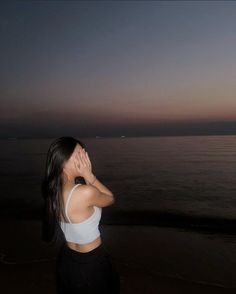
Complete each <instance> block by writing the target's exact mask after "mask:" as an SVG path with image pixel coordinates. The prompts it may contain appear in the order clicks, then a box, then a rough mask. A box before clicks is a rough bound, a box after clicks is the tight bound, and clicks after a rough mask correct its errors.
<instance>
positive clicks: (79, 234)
mask: <svg viewBox="0 0 236 294" xmlns="http://www.w3.org/2000/svg"><path fill="white" fill-rule="evenodd" d="M78 185H81V184H77V185H75V186H74V187H73V188H72V190H71V192H70V194H69V196H68V198H67V201H66V206H65V214H66V216H67V218H68V220H69V223H67V222H60V226H61V229H62V231H63V233H64V235H65V238H66V240H67V241H69V242H73V243H78V244H87V243H90V242H92V241H93V240H95V239H97V238H98V237H99V236H100V231H99V227H98V226H99V222H100V219H101V214H102V208H101V207H98V206H93V207H94V213H93V214H92V215H91V216H90V217H88V218H87V219H86V220H84V221H82V222H79V223H72V222H71V221H70V218H69V216H68V214H67V208H68V204H69V201H70V199H71V196H72V193H73V191H74V189H75V187H77V186H78Z"/></svg>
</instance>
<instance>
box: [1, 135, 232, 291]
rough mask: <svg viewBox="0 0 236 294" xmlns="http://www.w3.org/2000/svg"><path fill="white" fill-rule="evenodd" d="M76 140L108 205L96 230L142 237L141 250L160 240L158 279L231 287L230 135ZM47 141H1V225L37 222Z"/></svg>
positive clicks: (156, 255) (157, 258)
mask: <svg viewBox="0 0 236 294" xmlns="http://www.w3.org/2000/svg"><path fill="white" fill-rule="evenodd" d="M78 139H80V140H82V142H84V144H85V146H86V150H87V152H88V154H89V156H90V159H91V162H92V169H93V173H94V174H95V175H96V176H97V178H98V179H99V180H100V181H101V182H102V183H104V184H105V185H106V186H107V187H108V188H109V189H110V190H111V191H112V192H113V193H114V196H115V199H116V201H115V204H114V205H112V206H110V207H107V208H104V209H103V212H104V213H103V218H102V220H103V224H107V225H117V230H118V231H119V230H120V228H121V227H120V226H122V225H124V226H128V227H127V230H130V238H131V236H133V238H136V239H137V237H138V235H139V233H141V232H142V234H143V235H145V234H146V238H147V242H146V244H150V245H147V246H151V245H152V244H154V243H153V241H154V240H155V242H159V243H160V242H163V244H164V243H165V242H166V245H165V247H162V246H161V245H160V246H159V248H160V250H161V251H162V252H161V255H159V253H160V252H159V253H158V252H156V254H155V256H154V257H153V262H154V260H156V264H159V265H161V266H160V267H161V268H162V269H163V271H165V273H164V274H166V275H167V274H169V275H175V276H176V275H177V274H178V276H181V277H184V278H186V279H188V280H194V279H197V280H199V281H203V282H204V283H212V284H217V285H222V286H223V287H236V274H235V273H236V246H235V245H236V181H235V172H236V136H182V137H181V136H170V137H131V138H128V137H123V138H80V137H78ZM52 141H53V139H15V140H13V139H11V140H1V145H0V148H1V152H0V162H1V171H0V173H1V174H0V176H1V183H0V185H1V186H0V188H1V196H0V212H1V217H2V219H4V218H5V219H16V220H17V219H23V220H27V219H28V220H30V219H31V220H32V221H33V220H34V221H35V220H36V219H39V217H40V209H41V207H42V198H41V194H40V188H41V187H40V185H41V181H42V178H43V174H44V168H45V160H46V153H47V150H48V147H49V145H50V143H51V142H52ZM132 227H133V229H132ZM145 227H146V228H147V229H144V228H145ZM145 232H149V234H148V233H145ZM152 232H153V234H155V236H153V241H151V237H150V236H152V235H151V234H152ZM155 232H156V233H155ZM158 232H161V235H160V236H168V237H166V239H165V241H164V240H162V239H158V234H159V233H158ZM160 238H161V237H160ZM181 238H182V239H181ZM158 240H159V241H158ZM168 240H171V244H169V243H168ZM180 240H181V241H180ZM118 241H119V240H118V239H117V242H118ZM142 241H143V240H142ZM122 242H124V241H122ZM148 242H149V243H148ZM159 243H158V244H159ZM183 244H186V245H185V246H186V248H187V249H184V247H183ZM171 245H172V247H171ZM124 246H127V248H128V246H131V244H125V245H124ZM140 246H141V244H140ZM141 247H142V246H141ZM141 247H140V250H141V249H142V248H141ZM167 248H168V249H167ZM130 250H132V249H130ZM150 250H151V247H150ZM150 250H149V251H150ZM165 250H166V251H165ZM186 250H188V251H186ZM193 250H194V251H193ZM150 252H151V251H150ZM165 253H166V254H165ZM167 253H168V254H167ZM146 254H148V252H147V253H146ZM185 255H186V256H185ZM190 255H191V256H190ZM181 256H182V257H181ZM170 257H171V266H168V265H169V264H170ZM149 260H150V257H149ZM192 262H194V263H195V264H193V263H192ZM201 262H202V263H201ZM190 264H192V266H191V265H190ZM148 266H149V265H148ZM154 266H155V264H153V267H154ZM207 266H208V267H209V268H207ZM203 267H204V268H203Z"/></svg>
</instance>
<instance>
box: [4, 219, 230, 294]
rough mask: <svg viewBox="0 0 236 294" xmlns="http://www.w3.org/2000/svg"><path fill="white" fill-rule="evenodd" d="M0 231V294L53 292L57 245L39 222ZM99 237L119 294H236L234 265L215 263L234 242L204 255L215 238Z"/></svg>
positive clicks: (108, 232)
mask: <svg viewBox="0 0 236 294" xmlns="http://www.w3.org/2000/svg"><path fill="white" fill-rule="evenodd" d="M1 233H2V237H1V246H0V252H1V263H0V280H1V293H35V294H37V293H45V294H47V293H50V294H53V293H55V294H56V289H55V274H54V273H55V260H56V256H57V252H58V249H59V244H58V246H54V247H48V246H47V245H46V244H44V243H43V242H41V241H40V222H39V221H28V220H27V221H26V220H25V221H23V220H18V221H16V220H14V221H13V220H1ZM101 234H102V239H103V243H104V245H105V247H106V248H107V250H108V251H109V253H110V255H111V257H112V261H113V262H114V264H115V266H116V268H117V270H118V271H119V273H120V277H121V290H122V291H121V294H133V293H137V294H141V293H142V294H159V293H160V294H162V293H163V294H169V293H170V294H171V293H173V294H174V293H175V294H176V293H181V294H184V293H188V294H189V293H191V294H195V293H198V294H199V293H212V294H213V293H214V294H218V293H236V285H235V273H236V271H235V269H236V264H235V262H233V261H232V263H230V260H229V263H228V264H227V263H226V265H224V264H222V263H220V256H222V251H221V250H225V251H226V252H229V251H230V250H231V252H229V257H230V256H232V254H234V253H235V251H233V250H235V249H234V247H235V244H234V246H233V243H232V244H228V245H227V244H226V243H224V242H223V243H222V244H220V243H219V247H217V248H214V250H211V251H209V250H207V248H209V247H211V245H212V244H213V242H215V239H214V237H212V239H211V238H209V239H205V238H204V237H202V238H201V235H198V234H194V233H192V234H191V233H188V232H184V231H183V232H181V231H179V232H178V231H174V230H172V229H168V228H159V227H148V226H120V225H117V226H112V225H102V226H101ZM214 244H215V243H214ZM224 246H226V247H227V246H228V247H227V248H224ZM225 251H224V252H225ZM234 256H236V255H234ZM216 257H218V259H217V258H216ZM224 258H228V257H227V256H225V255H224Z"/></svg>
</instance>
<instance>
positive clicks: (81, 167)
mask: <svg viewBox="0 0 236 294" xmlns="http://www.w3.org/2000/svg"><path fill="white" fill-rule="evenodd" d="M74 164H75V169H76V171H77V172H78V176H81V177H83V178H85V179H86V178H91V174H92V164H91V161H90V159H89V156H88V153H87V152H86V151H85V150H84V149H82V148H81V149H79V151H76V154H75V157H74Z"/></svg>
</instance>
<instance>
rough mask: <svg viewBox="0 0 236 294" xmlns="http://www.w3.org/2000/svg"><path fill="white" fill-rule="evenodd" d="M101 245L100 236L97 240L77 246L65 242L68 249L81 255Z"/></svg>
mask: <svg viewBox="0 0 236 294" xmlns="http://www.w3.org/2000/svg"><path fill="white" fill-rule="evenodd" d="M101 243H102V239H101V237H100V236H99V237H98V238H97V239H95V240H93V241H92V242H90V243H87V244H77V243H73V242H68V241H67V245H68V247H70V248H71V249H73V250H76V251H79V252H82V253H86V252H89V251H91V250H93V249H95V248H97V247H98V246H99V245H100V244H101Z"/></svg>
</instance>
